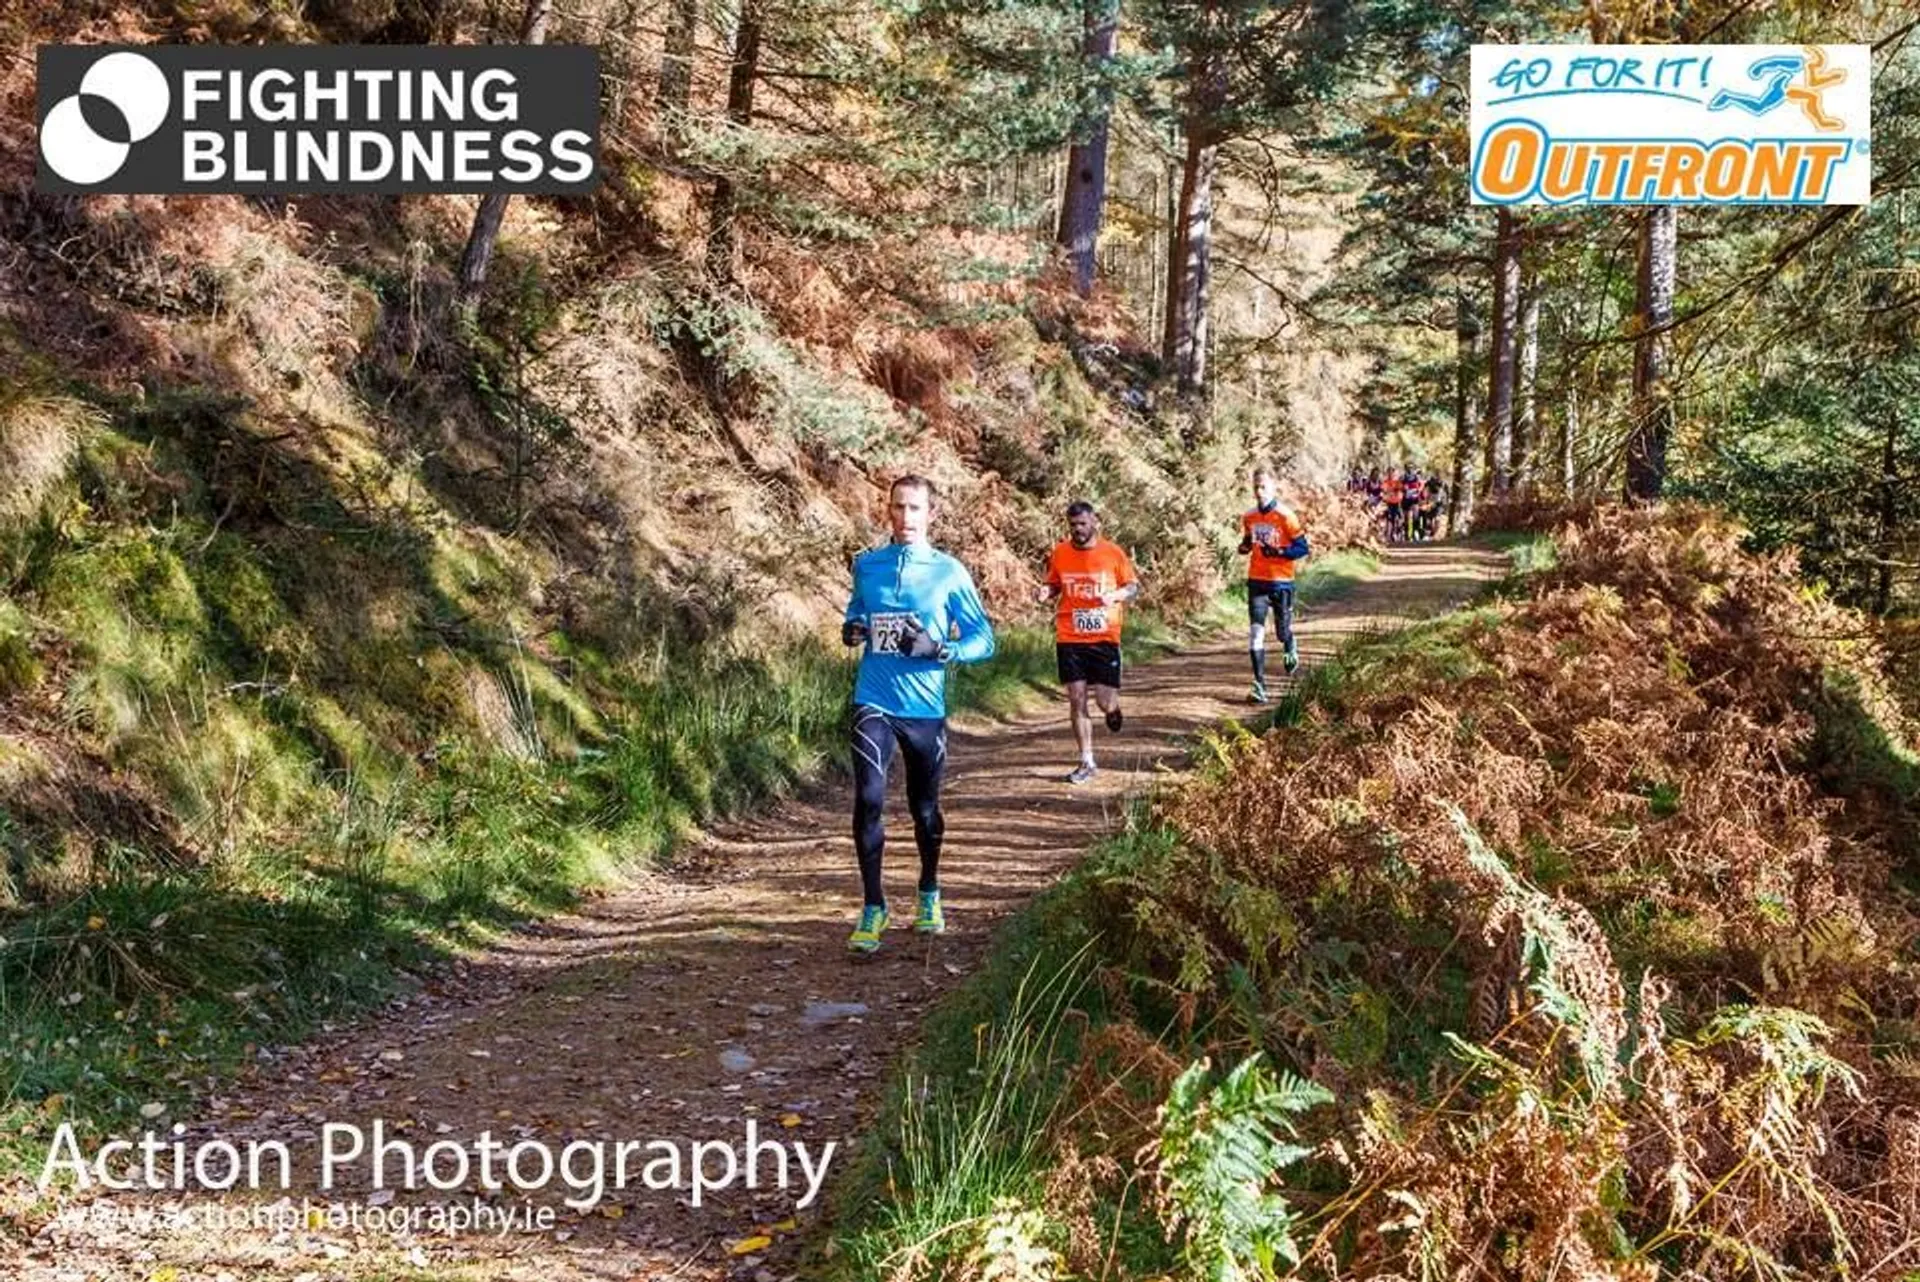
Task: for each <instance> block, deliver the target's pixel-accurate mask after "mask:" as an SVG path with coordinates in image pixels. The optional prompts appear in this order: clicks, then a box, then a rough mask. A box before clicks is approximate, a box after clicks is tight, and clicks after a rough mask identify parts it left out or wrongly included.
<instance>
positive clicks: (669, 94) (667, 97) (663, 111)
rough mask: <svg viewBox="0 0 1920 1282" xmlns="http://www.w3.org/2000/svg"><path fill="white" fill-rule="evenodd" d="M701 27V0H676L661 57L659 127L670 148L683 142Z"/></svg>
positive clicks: (671, 9)
mask: <svg viewBox="0 0 1920 1282" xmlns="http://www.w3.org/2000/svg"><path fill="white" fill-rule="evenodd" d="M699 28H700V4H699V0H673V3H672V4H671V5H670V6H668V10H667V38H666V48H665V49H664V50H663V51H662V52H661V54H660V93H659V99H658V101H659V106H660V128H661V131H662V134H663V135H664V137H665V138H666V141H667V144H668V145H669V146H670V147H676V148H677V147H678V146H679V145H680V142H681V138H682V134H683V130H684V126H685V122H686V117H687V106H688V101H689V98H690V96H691V95H692V93H693V53H694V37H695V34H696V33H697V32H698V31H699Z"/></svg>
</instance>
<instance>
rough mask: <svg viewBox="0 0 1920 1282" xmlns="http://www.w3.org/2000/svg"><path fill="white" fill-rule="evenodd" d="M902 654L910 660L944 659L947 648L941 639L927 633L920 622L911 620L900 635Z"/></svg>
mask: <svg viewBox="0 0 1920 1282" xmlns="http://www.w3.org/2000/svg"><path fill="white" fill-rule="evenodd" d="M900 641H901V645H900V653H902V654H904V655H906V656H907V657H908V658H909V659H944V658H946V654H947V647H946V644H945V643H944V642H942V641H941V640H940V638H939V637H936V636H934V635H933V633H931V632H929V631H927V629H926V628H925V627H924V626H923V625H922V624H921V622H920V620H918V619H915V618H909V619H908V620H907V621H906V623H905V625H904V626H903V628H902V630H901V634H900Z"/></svg>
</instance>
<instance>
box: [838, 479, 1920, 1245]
mask: <svg viewBox="0 0 1920 1282" xmlns="http://www.w3.org/2000/svg"><path fill="white" fill-rule="evenodd" d="M1544 526H1545V528H1548V529H1551V530H1552V531H1553V533H1554V535H1555V537H1554V540H1553V544H1552V547H1553V551H1554V554H1555V556H1556V557H1557V560H1556V561H1555V562H1554V563H1553V564H1552V565H1551V567H1550V568H1547V569H1545V570H1542V571H1541V572H1539V573H1537V574H1535V575H1534V576H1533V577H1532V578H1531V579H1530V580H1528V581H1527V582H1526V583H1525V584H1523V585H1521V586H1520V587H1519V588H1518V589H1517V590H1516V591H1515V592H1513V593H1511V594H1508V596H1507V597H1506V599H1502V600H1498V601H1495V602H1493V603H1491V604H1488V605H1485V606H1482V607H1478V608H1475V609H1471V610H1466V611H1461V612H1458V613H1455V614H1453V615H1449V616H1447V617H1445V618H1443V619H1440V620H1437V621H1435V622H1433V623H1431V624H1427V625H1423V626H1420V627H1416V628H1413V629H1409V630H1407V631H1406V632H1405V633H1403V634H1401V635H1398V636H1392V637H1385V638H1378V639H1373V640H1369V641H1367V642H1365V643H1363V644H1361V645H1358V646H1356V647H1354V648H1353V649H1352V650H1351V651H1350V652H1348V653H1345V654H1343V655H1342V656H1341V657H1340V658H1339V660H1338V661H1337V662H1336V663H1334V664H1331V665H1326V666H1324V667H1323V668H1322V669H1320V670H1319V672H1318V673H1316V675H1315V676H1314V677H1313V678H1311V679H1310V680H1309V681H1308V682H1307V683H1306V687H1307V688H1306V689H1305V691H1304V692H1303V693H1304V697H1303V698H1302V699H1301V700H1300V701H1299V702H1298V703H1296V704H1294V705H1292V706H1290V707H1288V708H1286V709H1284V710H1283V714H1282V715H1283V720H1284V721H1285V723H1286V727H1287V728H1286V729H1285V730H1283V731H1282V732H1280V733H1276V734H1271V735H1267V736H1264V737H1261V738H1257V739H1255V738H1251V737H1248V738H1244V739H1241V740H1238V741H1236V740H1235V739H1234V738H1233V737H1230V736H1229V737H1226V738H1224V739H1222V740H1220V741H1219V742H1218V743H1217V744H1216V751H1215V752H1213V753H1212V754H1210V757H1209V760H1208V761H1207V764H1206V766H1205V768H1204V769H1202V770H1201V771H1200V772H1199V777H1198V778H1197V779H1195V780H1193V781H1192V782H1190V783H1188V784H1185V785H1183V786H1181V787H1179V788H1176V789H1173V790H1170V791H1169V793H1168V794H1167V795H1166V796H1165V797H1163V798H1162V799H1161V800H1160V802H1159V804H1157V805H1156V806H1155V807H1154V809H1153V812H1152V814H1151V815H1150V816H1148V817H1147V819H1146V821H1145V822H1143V823H1142V824H1140V825H1139V826H1138V827H1136V828H1135V829H1132V830H1130V831H1129V832H1127V833H1125V834H1123V835H1122V836H1120V837H1119V838H1117V839H1116V840H1114V841H1112V842H1110V843H1108V844H1107V845H1106V846H1105V847H1104V848H1103V849H1102V850H1101V851H1099V852H1098V853H1097V854H1096V856H1095V857H1094V858H1093V859H1092V860H1090V861H1089V863H1088V865H1087V867H1086V868H1085V869H1084V870H1083V872H1082V873H1080V874H1079V875H1078V876H1076V878H1075V879H1074V881H1073V883H1072V885H1071V886H1070V888H1069V893H1067V894H1064V895H1062V896H1059V897H1056V899H1055V900H1054V901H1053V902H1052V903H1051V904H1050V906H1049V910H1048V913H1047V915H1046V917H1045V919H1044V922H1045V930H1044V931H1043V932H1037V933H1036V934H1035V935H1034V937H1033V940H1032V951H1033V953H1034V955H1035V956H1036V957H1037V960H1036V961H1035V962H1034V963H1033V964H1034V966H1035V967H1036V971H1035V972H1034V978H1033V979H1031V980H1029V981H1027V984H1026V988H1027V990H1028V991H1027V994H1026V997H1025V1000H1023V1001H1020V1002H1018V1003H1017V1009H1009V1008H1010V1007H1013V1006H1015V1005H1016V1003H1013V1002H1012V1001H1011V999H1010V995H1011V994H1013V993H1015V992H1016V990H1017V989H1018V988H1019V987H1020V982H1019V981H1020V975H1019V968H1012V969H1011V970H1010V968H1008V967H1006V966H1001V967H999V968H997V969H998V971H999V974H998V976H997V978H996V979H995V981H994V983H993V984H991V985H989V986H988V988H987V990H986V991H987V993H988V994H990V995H997V996H998V997H1000V998H1001V999H1002V1002H1001V1008H1000V1010H999V1012H998V1013H996V1014H994V1015H993V1016H992V1024H993V1026H992V1027H991V1028H990V1029H989V1030H987V1031H985V1032H984V1033H983V1032H981V1031H979V1030H977V1029H975V1028H973V1027H971V1022H972V1021H976V1020H979V1019H982V1018H986V1015H985V1014H984V1013H983V1012H982V1011H981V1009H980V1004H979V1003H978V1002H976V1003H975V1004H973V1005H970V1006H969V1007H967V1008H965V1009H964V1010H963V1011H961V1012H959V1013H957V1014H956V1015H955V1016H954V1017H952V1018H947V1017H944V1016H943V1017H942V1018H941V1019H939V1020H936V1021H935V1023H934V1029H933V1043H934V1045H935V1046H936V1047H939V1048H941V1049H940V1052H939V1055H938V1056H936V1057H935V1058H934V1059H932V1060H931V1061H930V1062H932V1063H937V1064H940V1065H942V1066H943V1067H942V1070H941V1076H942V1080H943V1081H944V1082H959V1083H961V1084H960V1085H957V1086H953V1087H951V1088H942V1087H936V1088H935V1090H934V1091H933V1096H932V1098H931V1099H908V1100H905V1101H903V1102H902V1103H901V1105H900V1106H899V1108H898V1110H897V1113H896V1115H895V1117H894V1118H893V1119H892V1121H891V1122H890V1123H889V1128H888V1129H889V1134H890V1138H891V1141H892V1144H893V1147H892V1149H891V1151H890V1156H891V1158H892V1162H891V1165H889V1166H887V1167H886V1168H884V1170H882V1168H880V1167H879V1166H878V1165H877V1164H876V1167H875V1168H874V1170H873V1172H872V1174H873V1177H874V1179H875V1180H876V1183H877V1182H878V1180H880V1179H882V1178H884V1179H886V1180H888V1181H890V1182H894V1183H897V1184H899V1185H901V1186H904V1187H905V1188H907V1189H908V1190H910V1191H908V1192H907V1193H906V1194H905V1195H904V1196H901V1197H898V1198H889V1199H886V1200H885V1201H884V1202H883V1201H879V1200H875V1201H873V1202H871V1203H866V1202H860V1201H857V1200H856V1201H854V1202H853V1203H851V1204H850V1206H849V1213H848V1216H847V1220H848V1225H847V1227H848V1230H849V1232H850V1233H851V1234H852V1236H853V1238H854V1251H855V1258H856V1260H857V1261H859V1262H862V1263H864V1264H865V1265H867V1266H868V1271H869V1272H871V1271H872V1268H873V1266H874V1265H875V1262H876V1261H879V1260H882V1259H885V1260H887V1261H888V1264H887V1267H888V1268H895V1267H898V1268H918V1267H921V1266H923V1265H924V1266H926V1267H927V1268H928V1270H929V1271H930V1272H933V1273H939V1271H940V1270H942V1269H947V1270H951V1271H955V1272H958V1273H962V1274H968V1275H977V1274H979V1273H980V1272H981V1271H983V1270H984V1271H985V1274H986V1275H987V1276H991V1275H992V1272H991V1270H992V1269H993V1268H996V1267H1009V1266H1010V1265H1009V1262H1010V1261H1013V1260H1015V1259H1017V1258H1027V1259H1032V1260H1048V1261H1054V1262H1055V1263H1056V1264H1059V1265H1063V1266H1064V1267H1067V1268H1070V1269H1071V1270H1072V1272H1074V1273H1076V1274H1087V1275H1096V1276H1097V1275H1100V1274H1101V1273H1102V1272H1103V1271H1105V1272H1106V1273H1107V1275H1108V1276H1134V1277H1142V1276H1157V1275H1160V1274H1162V1273H1166V1272H1169V1271H1174V1270H1178V1269H1192V1270H1197V1271H1200V1272H1202V1273H1206V1274H1211V1275H1215V1276H1219V1275H1222V1273H1221V1271H1228V1272H1229V1275H1230V1271H1231V1270H1233V1269H1239V1268H1251V1267H1252V1262H1253V1261H1255V1260H1256V1259H1258V1258H1260V1256H1261V1255H1262V1253H1263V1252H1272V1253H1277V1254H1278V1255H1279V1257H1281V1258H1293V1257H1294V1256H1295V1255H1297V1256H1298V1257H1300V1258H1303V1259H1305V1260H1306V1261H1307V1262H1308V1263H1307V1266H1306V1267H1307V1268H1308V1270H1309V1271H1310V1272H1311V1273H1313V1274H1316V1275H1317V1274H1319V1273H1321V1272H1324V1273H1325V1274H1327V1275H1329V1276H1333V1275H1337V1276H1341V1277H1356V1278H1398V1277H1407V1276H1415V1275H1419V1274H1420V1273H1422V1271H1430V1272H1433V1273H1435V1274H1436V1275H1446V1276H1454V1275H1476V1276H1477V1275H1479V1274H1481V1273H1483V1272H1490V1271H1492V1270H1493V1265H1492V1263H1491V1262H1492V1261H1495V1260H1498V1261H1500V1262H1501V1263H1500V1265H1499V1270H1500V1271H1501V1273H1502V1275H1503V1276H1508V1275H1510V1276H1515V1277H1524V1278H1534V1277H1550V1276H1564V1277H1580V1278H1586V1279H1603V1278H1610V1279H1620V1280H1622V1282H1626V1280H1630V1279H1644V1278H1647V1277H1651V1276H1653V1275H1654V1274H1655V1273H1663V1274H1664V1273H1667V1272H1674V1273H1684V1274H1686V1275H1689V1276H1701V1277H1720V1276H1733V1275H1736V1274H1743V1273H1747V1272H1763V1271H1764V1272H1770V1273H1771V1274H1773V1275H1775V1276H1780V1277H1812V1276H1820V1275H1823V1274H1826V1273H1828V1272H1831V1271H1834V1270H1837V1269H1852V1270H1857V1271H1858V1273H1859V1275H1860V1276H1863V1277H1866V1276H1873V1277H1900V1276H1905V1275H1906V1274H1907V1273H1909V1272H1911V1270H1912V1269H1913V1268H1914V1267H1915V1264H1916V1258H1915V1251H1916V1249H1917V1248H1916V1243H1920V1183H1917V1182H1916V1181H1920V1164H1916V1162H1915V1154H1916V1153H1917V1152H1920V1147H1917V1146H1920V1122H1917V1121H1916V1119H1917V1118H1920V1072H1916V1064H1920V1007H1916V991H1917V990H1916V987H1915V966H1916V951H1915V947H1916V942H1917V941H1920V898H1917V897H1916V888H1917V887H1920V758H1917V757H1916V755H1915V752H1914V747H1913V745H1914V727H1913V726H1912V724H1911V723H1910V722H1908V721H1906V720H1904V719H1903V717H1902V715H1901V713H1900V711H1899V709H1898V707H1897V705H1896V703H1895V702H1894V700H1893V699H1892V698H1891V697H1889V687H1888V684H1887V682H1886V680H1885V677H1884V674H1883V672H1882V670H1881V664H1880V659H1879V656H1878V654H1877V653H1876V650H1875V646H1874V643H1873V641H1872V637H1873V632H1872V630H1871V629H1870V628H1869V627H1868V626H1867V625H1866V622H1865V621H1864V620H1862V619H1861V618H1859V617H1858V616H1854V615H1851V614H1849V613H1848V612H1847V611H1844V610H1841V609H1838V608H1836V607H1834V606H1833V605H1832V604H1831V603H1830V602H1828V601H1827V600H1825V599H1824V598H1823V597H1822V596H1821V595H1820V594H1819V593H1817V592H1816V591H1814V590H1812V589H1810V588H1808V587H1807V586H1806V585H1805V584H1804V583H1803V582H1802V581H1801V580H1800V579H1799V577H1798V574H1797V571H1796V567H1795V566H1794V564H1793V561H1792V559H1791V557H1788V556H1785V555H1770V556H1755V555H1752V554H1750V553H1748V552H1746V551H1744V550H1743V547H1742V540H1741V532H1740V531H1739V530H1738V529H1736V528H1734V527H1733V526H1731V525H1730V524H1729V523H1728V522H1727V521H1726V520H1725V519H1724V518H1723V517H1721V516H1719V515H1717V514H1715V513H1713V512H1710V511H1707V510H1703V509H1697V508H1685V507H1681V508H1675V509H1669V510H1665V511H1658V512H1650V511H1646V510H1621V509H1616V508H1607V509H1602V510H1600V511H1597V512H1593V511H1587V512H1575V513H1570V514H1565V519H1564V520H1559V519H1548V520H1546V521H1545V522H1544ZM1023 965H1024V963H1023ZM1056 971H1059V972H1061V973H1062V974H1064V976H1065V978H1064V979H1062V980H1057V981H1055V983H1054V987H1053V988H1052V989H1050V990H1049V991H1047V992H1046V993H1043V994H1041V995H1040V996H1039V997H1038V998H1036V997H1035V994H1034V991H1033V990H1034V988H1035V987H1036V986H1037V984H1038V982H1039V981H1040V980H1042V979H1047V978H1049V977H1051V976H1053V975H1054V974H1055V972H1056ZM1076 980H1078V981H1081V982H1076ZM1256 1053H1257V1054H1258V1055H1259V1056H1260V1057H1261V1061H1262V1063H1261V1066H1260V1067H1259V1068H1257V1069H1247V1070H1246V1073H1245V1074H1241V1073H1237V1072H1236V1073H1235V1074H1234V1075H1231V1076H1222V1074H1223V1073H1224V1071H1225V1070H1227V1069H1229V1068H1236V1067H1244V1066H1245V1065H1247V1064H1248V1063H1250V1062H1251V1061H1252V1058H1253V1056H1254V1055H1255V1054H1256ZM1207 1057H1211V1061H1212V1069H1213V1071H1212V1072H1211V1073H1207V1072H1204V1071H1202V1070H1204V1069H1205V1067H1206V1066H1205V1065H1204V1064H1201V1063H1200V1061H1202V1060H1203V1059H1205V1058H1207ZM976 1061H977V1062H976ZM967 1066H975V1067H977V1069H978V1072H979V1076H978V1077H976V1078H973V1079H968V1078H967V1077H966V1076H965V1074H964V1069H965V1067H967ZM1289 1074H1295V1075H1298V1076H1289ZM1262 1075H1266V1076H1265V1077H1264V1080H1263V1076H1262ZM1303 1077H1304V1078H1310V1079H1311V1081H1312V1082H1313V1083H1316V1084H1317V1086H1313V1087H1309V1086H1306V1085H1303V1084H1302V1083H1301V1080H1300V1079H1301V1078H1303ZM1293 1132H1297V1133H1298V1134H1299V1135H1300V1136H1301V1137H1302V1140H1301V1144H1300V1146H1299V1147H1297V1148H1291V1147H1286V1146H1282V1145H1280V1144H1278V1143H1277V1142H1276V1140H1275V1139H1274V1135H1275V1134H1278V1135H1280V1136H1283V1137H1284V1136H1287V1135H1289V1134H1290V1133H1293ZM954 1153H965V1154H966V1155H967V1160H966V1161H965V1162H959V1163H956V1162H950V1161H947V1160H946V1155H949V1154H954ZM1022 1253H1025V1254H1024V1256H1023V1255H1022ZM970 1271H971V1272H970ZM852 1275H853V1276H864V1274H862V1273H861V1272H860V1271H859V1270H858V1269H856V1270H853V1271H852Z"/></svg>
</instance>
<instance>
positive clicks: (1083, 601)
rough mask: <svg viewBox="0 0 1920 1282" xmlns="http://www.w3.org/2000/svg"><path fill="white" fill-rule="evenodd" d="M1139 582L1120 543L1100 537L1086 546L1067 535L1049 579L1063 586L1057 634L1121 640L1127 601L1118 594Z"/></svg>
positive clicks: (1049, 568) (1051, 565) (1053, 560)
mask: <svg viewBox="0 0 1920 1282" xmlns="http://www.w3.org/2000/svg"><path fill="white" fill-rule="evenodd" d="M1133 582H1134V574H1133V562H1132V561H1130V560H1128V559H1127V554H1126V552H1125V551H1123V550H1122V549H1121V547H1120V545H1119V544H1117V543H1112V542H1109V541H1108V540H1106V539H1103V538H1100V537H1098V536H1097V535H1096V536H1095V538H1094V540H1093V542H1092V543H1091V544H1089V545H1088V546H1086V547H1076V546H1075V545H1074V543H1073V542H1072V540H1070V539H1062V540H1060V542H1059V543H1057V544H1055V545H1054V549H1053V555H1052V556H1051V557H1049V558H1048V559H1047V584H1048V586H1050V587H1055V588H1058V589H1059V590H1060V604H1059V608H1058V609H1056V610H1055V611H1054V616H1053V619H1054V624H1053V635H1054V638H1055V639H1056V640H1059V641H1067V642H1087V641H1111V642H1114V643H1115V644H1118V643H1119V641H1120V623H1121V619H1122V617H1123V615H1124V613H1125V611H1126V608H1127V607H1126V604H1125V603H1124V602H1122V601H1119V600H1115V599H1114V598H1115V597H1116V596H1117V595H1118V594H1119V591H1120V589H1122V588H1125V587H1129V586H1131V585H1132V583H1133Z"/></svg>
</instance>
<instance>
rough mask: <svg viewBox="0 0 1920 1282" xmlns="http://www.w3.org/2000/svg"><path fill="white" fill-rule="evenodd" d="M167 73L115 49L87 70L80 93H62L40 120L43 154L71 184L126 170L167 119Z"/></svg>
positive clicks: (91, 181) (97, 180)
mask: <svg viewBox="0 0 1920 1282" xmlns="http://www.w3.org/2000/svg"><path fill="white" fill-rule="evenodd" d="M172 99H173V95H172V94H171V93H170V92H169V91H168V89H167V77H166V74H165V73H164V72H162V71H161V70H160V68H159V67H157V66H155V65H154V64H153V62H152V61H151V60H150V59H147V58H144V57H142V56H141V55H139V54H137V53H110V54H108V55H107V56H106V57H104V58H102V59H101V60H100V61H98V62H96V63H94V64H93V66H91V67H89V68H88V69H87V74H86V75H85V76H83V77H81V79H80V92H79V93H76V94H72V95H70V96H68V97H66V98H62V99H61V100H60V101H59V102H57V103H55V104H54V106H53V110H51V111H49V112H48V113H47V118H46V119H45V120H44V121H42V122H41V124H40V155H41V156H42V157H43V158H45V160H46V162H47V168H49V169H51V170H53V172H54V173H56V174H58V175H60V177H62V178H64V179H65V180H66V181H68V182H70V183H75V184H79V185H82V186H91V185H93V184H94V183H103V182H105V181H106V180H107V179H109V178H111V177H113V176H114V175H115V174H117V173H119V172H120V166H122V165H124V164H125V163H126V162H127V156H128V155H129V154H131V152H132V151H133V144H134V143H136V142H139V141H141V140H142V139H145V138H150V137H152V136H153V133H154V131H155V130H157V129H159V128H160V126H161V125H162V124H163V123H165V121H166V119H167V108H168V106H169V105H170V104H171V102H172Z"/></svg>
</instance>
